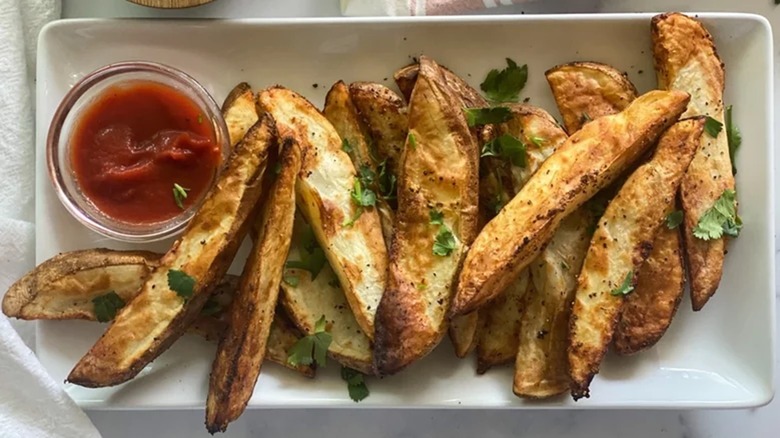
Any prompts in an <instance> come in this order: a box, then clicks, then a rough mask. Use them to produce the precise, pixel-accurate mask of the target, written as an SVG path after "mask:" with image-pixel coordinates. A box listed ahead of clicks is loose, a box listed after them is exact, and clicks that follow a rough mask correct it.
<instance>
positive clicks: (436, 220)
mask: <svg viewBox="0 0 780 438" xmlns="http://www.w3.org/2000/svg"><path fill="white" fill-rule="evenodd" d="M428 218H430V223H431V224H433V225H444V213H442V212H441V211H439V210H431V211H429V212H428Z"/></svg>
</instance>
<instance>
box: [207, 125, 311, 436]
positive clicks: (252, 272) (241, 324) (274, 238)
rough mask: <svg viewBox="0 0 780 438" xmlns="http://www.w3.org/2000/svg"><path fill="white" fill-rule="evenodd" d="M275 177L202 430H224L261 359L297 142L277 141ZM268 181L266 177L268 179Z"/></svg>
mask: <svg viewBox="0 0 780 438" xmlns="http://www.w3.org/2000/svg"><path fill="white" fill-rule="evenodd" d="M280 142H281V143H282V150H281V152H280V153H279V158H278V160H277V163H278V164H279V173H278V174H277V175H274V178H273V181H272V182H271V183H270V184H269V185H270V188H269V189H268V193H267V195H266V196H264V198H265V199H264V200H263V201H262V208H261V210H260V212H259V214H258V218H257V220H256V223H255V230H256V231H257V238H256V239H255V241H254V244H253V247H252V251H251V253H250V255H249V258H248V259H247V261H246V264H245V265H244V270H243V272H242V274H241V285H240V286H239V289H238V291H237V293H236V295H235V296H234V297H233V304H232V305H231V306H230V309H229V310H228V312H227V313H228V314H227V315H226V316H227V321H228V324H227V326H226V328H225V331H224V334H223V336H222V339H221V340H220V342H219V346H218V347H217V354H216V357H215V358H214V364H213V365H212V367H211V376H210V378H209V392H208V398H207V400H206V429H207V430H208V431H209V432H211V433H215V432H217V431H223V432H224V431H225V429H227V426H228V423H230V422H231V421H233V420H235V419H237V418H238V417H239V416H240V415H241V413H243V412H244V409H245V408H246V404H247V403H248V402H249V399H250V398H251V397H252V393H253V392H254V388H255V383H256V382H257V378H258V376H259V375H260V367H261V366H262V364H263V360H264V359H265V353H266V350H267V343H268V337H269V335H270V333H271V323H272V321H273V316H274V311H275V309H276V300H277V297H278V296H279V284H280V283H281V281H282V271H283V270H284V264H285V261H286V260H287V252H288V250H289V249H290V240H291V238H292V229H293V217H294V216H295V182H296V180H297V178H298V172H300V170H301V151H300V147H299V146H298V144H296V143H295V142H294V141H292V140H291V139H288V138H280ZM269 179H270V178H269Z"/></svg>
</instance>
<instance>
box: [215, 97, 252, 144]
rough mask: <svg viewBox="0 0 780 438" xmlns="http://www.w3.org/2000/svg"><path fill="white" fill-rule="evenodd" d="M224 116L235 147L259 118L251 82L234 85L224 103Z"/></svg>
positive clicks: (231, 142) (231, 141)
mask: <svg viewBox="0 0 780 438" xmlns="http://www.w3.org/2000/svg"><path fill="white" fill-rule="evenodd" d="M222 117H223V118H224V119H225V124H226V125H227V128H228V135H229V136H230V146H233V147H235V146H236V145H237V144H238V142H239V141H241V139H242V138H244V135H246V132H247V131H249V128H251V127H252V125H254V124H255V123H257V120H258V118H259V117H258V115H257V109H256V107H255V93H254V92H253V91H252V87H250V86H249V84H247V83H246V82H241V83H240V84H238V85H236V86H235V87H233V89H232V90H231V91H230V93H229V94H228V96H227V97H226V98H225V102H224V103H222Z"/></svg>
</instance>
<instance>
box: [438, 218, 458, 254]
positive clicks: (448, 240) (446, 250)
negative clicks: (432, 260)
mask: <svg viewBox="0 0 780 438" xmlns="http://www.w3.org/2000/svg"><path fill="white" fill-rule="evenodd" d="M457 246H458V243H457V242H456V241H455V236H454V235H453V234H452V231H450V229H449V228H447V226H445V225H442V226H440V227H439V232H438V233H436V239H435V240H434V241H433V253H434V254H435V255H437V256H441V257H447V256H448V255H450V254H451V253H452V251H453V250H454V249H455V248H456V247H457Z"/></svg>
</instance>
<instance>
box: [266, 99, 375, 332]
mask: <svg viewBox="0 0 780 438" xmlns="http://www.w3.org/2000/svg"><path fill="white" fill-rule="evenodd" d="M258 103H259V105H260V107H261V108H263V110H264V111H267V112H268V113H270V114H271V115H272V116H273V117H274V119H275V120H276V124H277V128H278V129H279V133H280V134H281V135H283V136H287V135H289V136H291V137H293V138H295V139H296V141H297V142H298V143H299V144H300V145H301V151H302V152H303V166H302V168H301V172H300V175H299V177H298V183H297V186H296V196H297V203H298V208H299V209H300V211H301V212H302V213H303V216H304V218H305V219H306V221H307V222H308V223H309V224H310V225H311V226H312V229H313V230H314V234H315V236H316V237H317V241H318V242H319V244H320V246H321V247H322V249H323V250H324V251H325V255H326V256H327V258H328V261H329V262H330V265H331V267H332V268H333V270H334V272H335V273H336V275H337V276H338V277H339V281H340V282H341V285H342V287H343V289H344V293H345V295H346V297H347V301H348V302H349V306H350V307H351V308H352V311H353V312H354V314H355V318H356V319H357V321H358V324H359V325H360V327H361V328H362V329H363V331H364V333H365V334H366V335H367V336H368V337H369V338H371V337H373V336H374V318H375V314H376V309H377V307H378V306H379V300H380V299H381V298H382V293H383V292H384V289H385V283H386V278H387V247H386V246H385V242H384V240H383V236H382V228H381V225H380V220H379V215H378V214H377V212H376V209H375V208H372V207H362V206H358V205H356V203H355V200H354V199H353V193H354V194H356V192H357V189H356V182H357V181H358V180H357V175H356V171H355V166H353V165H352V161H351V160H350V158H349V155H347V153H346V152H344V151H343V150H342V142H341V138H340V137H339V135H338V133H337V132H336V130H335V129H334V128H333V126H332V125H331V124H330V122H328V120H327V119H326V118H325V117H324V116H323V115H322V114H321V113H320V112H319V111H317V109H316V108H315V107H314V106H313V105H312V104H311V103H310V102H309V101H307V100H306V99H305V98H303V97H302V96H300V95H299V94H297V93H295V92H293V91H291V90H288V89H286V88H284V87H278V86H277V87H272V88H269V89H267V90H264V91H263V92H261V93H260V96H259V98H258Z"/></svg>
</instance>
